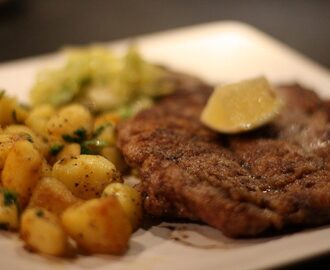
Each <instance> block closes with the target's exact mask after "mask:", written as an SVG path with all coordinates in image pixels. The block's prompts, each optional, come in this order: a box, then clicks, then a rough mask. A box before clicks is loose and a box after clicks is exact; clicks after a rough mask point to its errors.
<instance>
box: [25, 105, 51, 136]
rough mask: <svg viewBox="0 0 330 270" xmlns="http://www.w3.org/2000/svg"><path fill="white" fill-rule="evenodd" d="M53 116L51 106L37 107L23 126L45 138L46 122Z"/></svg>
mask: <svg viewBox="0 0 330 270" xmlns="http://www.w3.org/2000/svg"><path fill="white" fill-rule="evenodd" d="M54 114H55V109H54V108H53V107H52V106H51V105H41V106H38V107H36V108H34V109H33V110H32V111H31V112H30V113H29V116H28V117H27V119H26V120H25V124H26V125H27V126H28V127H30V128H31V129H32V130H33V131H34V132H36V133H37V134H39V135H40V136H42V137H44V138H47V137H48V131H47V122H48V120H49V119H50V118H51V117H52V116H53V115H54Z"/></svg>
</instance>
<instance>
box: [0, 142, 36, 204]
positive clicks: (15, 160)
mask: <svg viewBox="0 0 330 270" xmlns="http://www.w3.org/2000/svg"><path fill="white" fill-rule="evenodd" d="M41 169H42V157H41V155H40V153H39V152H38V151H37V150H36V149H35V148H34V146H33V144H32V143H30V142H29V141H18V142H16V143H15V144H14V145H13V146H12V148H11V149H10V151H9V153H8V156H7V159H6V161H5V164H4V167H3V170H2V175H1V180H2V183H3V186H4V187H5V188H8V189H10V190H13V191H16V192H17V193H18V195H19V198H20V202H21V203H22V205H23V206H24V205H26V203H27V202H28V200H29V198H30V196H31V194H32V191H33V188H34V187H35V185H36V184H37V182H38V181H39V179H40V177H41Z"/></svg>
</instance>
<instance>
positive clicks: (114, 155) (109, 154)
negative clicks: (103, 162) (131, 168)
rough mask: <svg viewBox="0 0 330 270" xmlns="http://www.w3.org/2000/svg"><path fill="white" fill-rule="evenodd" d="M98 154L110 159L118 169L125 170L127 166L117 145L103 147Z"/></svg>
mask: <svg viewBox="0 0 330 270" xmlns="http://www.w3.org/2000/svg"><path fill="white" fill-rule="evenodd" d="M100 155H102V156H104V157H105V158H106V159H108V160H110V161H111V162H112V163H113V164H114V165H115V166H116V168H117V170H118V171H120V172H125V171H126V170H127V168H128V166H127V164H126V162H125V160H124V158H123V156H122V154H121V153H120V152H119V150H118V148H117V147H115V146H108V147H104V148H103V149H102V150H101V152H100Z"/></svg>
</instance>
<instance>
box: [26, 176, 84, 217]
mask: <svg viewBox="0 0 330 270" xmlns="http://www.w3.org/2000/svg"><path fill="white" fill-rule="evenodd" d="M80 201H81V200H80V199H78V198H77V197H75V196H74V195H73V194H72V193H71V191H70V190H69V189H68V188H67V187H66V186H65V185H64V184H63V183H62V182H60V181H58V180H57V179H56V178H52V177H45V178H43V179H41V180H40V181H39V182H38V184H37V186H36V187H35V189H34V190H33V193H32V197H31V199H30V202H29V207H42V208H44V209H47V210H48V211H50V212H52V213H55V214H57V215H59V214H61V213H62V212H63V211H64V210H65V209H66V208H68V207H69V206H71V205H73V204H75V203H77V202H80Z"/></svg>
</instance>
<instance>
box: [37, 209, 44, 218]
mask: <svg viewBox="0 0 330 270" xmlns="http://www.w3.org/2000/svg"><path fill="white" fill-rule="evenodd" d="M44 215H45V213H44V211H43V210H41V209H38V210H36V216H37V217H40V218H42V217H43V216H44Z"/></svg>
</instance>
